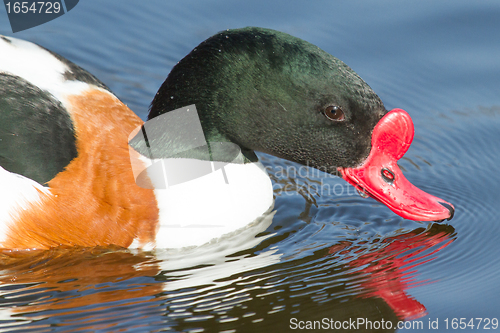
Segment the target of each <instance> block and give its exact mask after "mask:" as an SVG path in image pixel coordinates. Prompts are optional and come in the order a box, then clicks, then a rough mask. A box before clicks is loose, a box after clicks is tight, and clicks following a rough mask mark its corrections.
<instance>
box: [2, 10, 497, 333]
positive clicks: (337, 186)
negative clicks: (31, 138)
mask: <svg viewBox="0 0 500 333" xmlns="http://www.w3.org/2000/svg"><path fill="white" fill-rule="evenodd" d="M499 17H500V3H499V2H495V1H482V2H472V1H429V0H420V1H405V2H401V1H376V2H375V1H337V2H334V1H260V0H257V1H247V2H231V1H194V0H191V1H160V0H148V1H137V0H119V1H118V0H114V1H112V0H105V1H102V0H99V1H98V0H86V1H80V2H79V3H78V5H77V6H76V7H75V8H74V9H73V10H72V11H71V12H69V13H67V14H65V15H63V16H62V17H60V18H58V19H56V20H54V21H51V22H48V23H46V24H43V25H40V26H38V27H35V28H32V29H29V30H25V31H22V32H19V33H16V34H13V33H12V31H11V30H10V26H9V23H8V20H7V15H6V13H5V8H4V7H1V8H0V34H4V35H8V36H14V37H17V38H23V39H26V40H29V41H32V42H36V43H38V44H40V45H43V46H44V47H46V48H48V49H51V50H53V51H55V52H57V53H59V54H61V55H63V56H64V57H66V58H68V59H70V60H71V61H73V62H75V63H77V64H78V65H80V66H82V67H83V68H85V69H87V70H88V71H90V72H91V73H93V74H94V75H96V76H97V77H98V78H99V79H100V80H101V81H103V82H104V83H105V84H106V85H107V86H109V87H110V88H111V90H112V91H114V92H115V93H116V95H117V96H118V97H119V98H120V99H121V100H123V101H124V102H125V103H126V104H127V105H128V106H129V107H130V108H131V109H132V110H134V111H135V112H136V113H137V114H138V115H139V116H140V117H141V118H143V119H145V118H146V116H147V112H148V106H149V103H150V101H151V100H152V98H153V96H154V95H155V93H156V90H157V89H158V87H159V86H160V85H161V83H162V82H163V80H164V79H165V78H166V76H167V75H168V73H169V71H170V70H171V68H172V67H173V66H174V65H175V64H176V62H177V61H179V60H180V59H182V57H184V56H185V55H186V54H187V53H188V52H189V51H190V50H191V49H192V48H194V47H195V46H196V45H197V44H199V43H200V42H201V41H203V40H204V39H206V38H208V37H209V36H211V35H212V34H214V33H216V32H218V31H221V30H224V29H229V28H238V27H245V26H261V27H267V28H272V29H276V30H280V31H284V32H287V33H290V34H292V35H295V36H297V37H300V38H302V39H305V40H307V41H309V42H311V43H313V44H316V45H318V46H319V47H321V48H322V49H324V50H325V51H327V52H329V53H331V54H333V55H334V56H336V57H338V58H340V59H341V60H343V61H344V62H346V63H347V64H348V65H349V66H350V67H351V68H353V69H354V70H355V71H356V72H357V73H358V74H359V75H360V76H361V77H362V78H363V79H364V80H365V81H366V82H367V83H368V84H369V85H370V86H371V87H372V88H373V89H374V90H375V92H377V94H378V95H379V96H380V97H381V99H382V100H383V101H384V103H385V105H386V108H387V109H392V108H395V107H398V108H402V109H405V110H406V111H407V112H409V114H410V115H411V116H412V118H413V121H414V124H415V130H416V134H415V139H414V142H413V145H412V147H411V148H410V149H409V151H408V152H407V154H406V155H405V156H404V158H403V159H402V160H400V165H401V167H402V169H403V170H404V172H405V175H406V176H407V178H408V179H409V180H410V181H411V182H412V183H414V184H415V185H416V186H418V187H419V188H421V189H423V190H424V191H426V192H429V193H432V194H433V195H436V196H438V197H441V198H443V199H445V200H447V201H449V202H452V203H453V204H454V205H455V207H456V214H455V217H454V218H453V219H452V220H451V221H445V222H442V223H427V222H425V223H424V222H415V221H409V220H405V219H402V218H400V217H399V216H396V215H395V214H394V213H392V212H391V211H390V210H389V209H388V208H386V207H385V206H383V205H381V204H379V203H378V202H376V201H374V200H372V199H363V198H361V197H360V196H358V195H357V193H356V192H355V190H354V189H353V188H352V187H351V186H349V185H347V184H346V183H345V182H344V181H343V180H341V179H338V178H336V177H330V176H328V175H325V174H321V173H317V172H312V171H309V172H306V174H305V175H295V176H294V175H290V174H288V173H283V172H281V171H282V170H286V168H287V167H288V168H291V167H297V165H295V164H293V163H291V162H288V161H284V160H280V159H278V158H275V157H273V156H268V155H263V154H262V155H260V156H261V159H262V160H263V162H264V163H265V165H266V166H267V167H268V169H269V170H270V173H271V177H272V179H273V182H274V185H275V186H274V187H275V196H276V205H275V209H276V214H275V216H274V219H273V220H272V224H270V226H269V227H268V228H267V230H265V231H264V232H263V233H261V234H260V238H258V239H257V241H255V242H254V243H252V244H251V246H249V247H247V248H241V246H240V245H241V244H237V243H236V242H234V241H232V240H231V239H228V240H226V241H227V242H226V243H225V244H226V245H225V246H223V247H217V246H214V247H211V248H208V249H204V250H203V251H198V252H197V251H196V250H193V251H192V252H190V253H177V252H169V251H153V252H131V251H125V250H122V249H111V250H110V249H74V250H68V249H55V250H53V251H46V252H37V253H33V254H30V255H19V257H15V258H13V257H12V256H10V257H9V256H7V257H6V258H3V259H2V266H0V331H18V332H76V331H89V332H90V331H98V332H122V331H127V332H157V331H172V332H247V331H248V332H261V331H262V332H264V331H266V332H267V331H275V332H285V331H289V330H293V328H294V327H297V328H298V325H299V323H301V325H302V326H304V327H305V325H306V324H307V321H311V322H313V321H319V322H321V323H323V320H325V319H326V321H327V322H328V323H333V322H335V321H337V322H340V323H342V322H344V321H350V320H351V321H352V320H358V319H365V320H366V321H372V323H375V322H377V323H381V322H382V320H384V321H385V322H390V323H391V327H387V326H386V327H385V328H386V329H380V330H377V332H378V331H380V332H382V331H387V332H393V331H396V330H397V329H396V325H397V323H398V321H400V320H402V321H404V322H403V324H404V323H406V328H408V329H404V330H403V329H401V330H399V331H418V332H428V331H429V332H430V331H432V332H441V331H448V330H452V328H453V327H452V323H453V320H454V318H457V322H458V323H459V322H460V318H464V320H466V323H467V325H466V326H464V328H463V329H460V328H457V330H459V331H461V332H468V331H478V330H479V331H484V330H485V329H487V328H488V327H489V328H490V330H489V331H495V330H494V328H495V326H494V323H495V321H494V318H500V298H499V295H500V287H499V284H498V275H499V274H500V245H499V242H498V235H499V234H500V220H499V218H498V216H499V214H498V213H497V209H498V208H499V204H500V195H499V193H498V190H497V188H498V186H499V184H500V176H499V173H498V170H497V168H498V165H499V163H500V145H499V144H498V142H499V141H500V130H499V129H500V89H499V88H500V57H499V55H500V42H499V35H500V20H499V19H498V18H499ZM0 186H1V184H0ZM477 318H482V320H481V322H480V321H479V319H477ZM471 319H472V321H471ZM330 320H331V321H330ZM488 320H489V324H488V325H489V326H488V325H486V324H487V322H488ZM496 323H497V326H496V327H497V330H500V327H498V319H497V321H496ZM431 324H432V325H431ZM435 324H437V326H436V325H435ZM332 325H333V324H332ZM429 325H431V326H432V327H431V326H429ZM446 325H448V327H447V326H446ZM302 326H301V327H302ZM325 327H326V326H325ZM325 327H323V328H325ZM327 328H329V327H327ZM347 328H348V329H347V330H351V329H352V326H349V327H347ZM431 328H436V329H431ZM353 331H355V332H358V331H374V329H373V327H372V329H370V327H367V326H366V325H365V326H363V325H362V326H359V327H356V329H354V330H353Z"/></svg>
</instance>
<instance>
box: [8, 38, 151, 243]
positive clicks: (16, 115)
mask: <svg viewBox="0 0 500 333" xmlns="http://www.w3.org/2000/svg"><path fill="white" fill-rule="evenodd" d="M141 124H142V121H141V120H140V119H139V118H138V117H137V116H136V115H135V114H134V113H133V112H132V111H130V109H128V108H127V107H126V106H125V105H124V104H123V103H122V102H121V101H120V100H119V99H118V98H116V96H114V95H113V94H112V93H110V92H109V90H108V89H107V87H106V86H105V85H104V84H103V83H102V82H100V81H99V80H97V79H96V78H95V77H94V76H93V75H91V74H90V73H88V72H87V71H85V70H83V69H82V68H80V67H78V66H76V65H75V64H73V63H71V62H70V61H68V60H66V59H64V58H63V57H61V56H59V55H57V54H54V53H52V52H50V51H48V50H46V49H44V48H42V47H40V46H38V45H35V44H33V43H29V42H26V41H21V40H18V39H15V38H11V37H3V36H2V37H0V184H2V186H1V190H0V200H1V201H0V211H1V212H0V246H1V247H7V248H30V247H32V248H35V247H36V248H47V247H50V246H56V245H61V244H66V245H82V246H93V245H106V244H118V245H122V246H129V245H130V244H131V243H132V241H134V240H136V243H139V244H143V243H148V242H151V241H153V238H154V230H155V228H156V224H157V221H158V209H157V207H156V199H155V197H154V194H153V191H152V190H148V189H141V188H137V187H136V186H134V185H135V180H134V177H133V174H132V173H131V171H130V155H129V149H128V145H127V142H128V136H129V135H130V133H131V132H132V131H133V130H134V129H135V128H137V127H138V126H140V125H141ZM132 188H134V189H133V190H132ZM142 206H144V207H143V208H141V207H142Z"/></svg>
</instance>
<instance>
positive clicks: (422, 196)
mask: <svg viewBox="0 0 500 333" xmlns="http://www.w3.org/2000/svg"><path fill="white" fill-rule="evenodd" d="M413 136H414V127H413V123H412V120H411V117H410V116H409V114H408V113H407V112H405V111H404V110H402V109H394V110H391V111H388V110H386V109H385V107H384V104H383V103H382V101H381V99H380V98H379V97H378V96H377V95H376V94H375V92H374V91H373V90H372V89H371V88H370V87H369V86H368V84H367V83H365V81H363V80H362V79H361V78H360V77H359V76H358V75H357V74H356V73H355V72H354V71H353V70H352V69H351V68H350V67H348V66H347V65H346V64H345V63H344V62H342V61H341V60H339V59H337V58H335V57H334V56H332V55H330V54H329V53H327V52H325V51H323V50H322V49H320V48H319V47H317V46H315V45H313V44H310V43H308V42H306V41H304V40H302V39H299V38H297V37H294V36H291V35H289V34H286V33H283V32H279V31H275V30H271V29H265V28H257V27H247V28H240V29H230V30H225V31H221V32H220V33H217V34H215V35H214V36H212V37H210V38H208V39H206V40H205V41H203V42H202V43H201V44H199V45H198V46H196V47H195V48H194V49H193V50H192V51H191V52H190V53H189V54H188V55H187V56H186V57H184V58H183V59H182V60H180V61H179V62H178V63H177V64H176V65H175V66H174V67H173V69H172V70H171V72H170V74H169V75H168V76H167V78H166V80H165V81H164V83H163V84H162V85H161V87H160V88H159V90H158V92H157V93H156V95H155V96H154V99H153V101H152V103H151V106H150V111H149V115H148V118H147V120H146V121H143V120H141V119H140V118H139V117H138V116H137V115H136V114H135V113H134V112H133V111H131V110H130V109H129V108H128V107H127V106H126V105H125V104H124V103H123V102H122V101H120V99H119V98H118V97H116V96H115V95H114V94H113V93H112V92H111V90H110V89H109V88H108V87H107V86H106V85H105V84H104V83H102V82H101V81H99V80H98V79H97V78H96V77H95V76H94V75H92V74H90V73H89V72H87V71H86V70H84V69H83V68H81V67H79V66H78V65H76V64H74V63H73V62H71V61H70V60H68V59H66V58H64V57H62V56H61V55H59V54H57V53H54V52H52V51H50V50H48V49H45V48H44V47H42V46H39V45H36V44H34V43H31V42H28V41H24V40H20V39H16V38H13V37H9V36H1V37H0V184H1V185H0V188H1V189H0V248H2V249H10V250H29V249H50V248H54V247H60V246H82V247H94V246H109V245H116V246H120V247H125V248H138V249H145V250H150V249H155V248H185V247H193V246H194V247H196V246H200V245H202V244H204V243H207V242H213V241H217V240H220V239H222V238H224V237H231V235H233V234H235V233H237V232H238V231H239V230H244V229H245V228H248V226H251V225H252V224H255V223H258V221H259V220H262V219H263V216H268V215H269V214H272V212H273V209H274V208H273V205H274V197H273V185H272V182H271V180H270V178H269V176H268V173H267V170H266V168H265V167H264V166H263V165H262V163H261V162H260V161H259V157H258V156H257V154H256V152H262V153H266V154H270V155H274V156H276V157H278V158H283V159H287V160H290V161H293V162H296V163H299V164H301V165H305V166H308V167H312V168H316V169H320V170H321V171H325V172H327V173H330V174H334V175H338V176H340V177H342V178H343V179H345V180H346V181H347V182H349V183H350V184H352V185H353V186H354V187H355V188H356V189H358V191H360V192H362V193H363V194H364V195H366V196H369V197H372V198H374V199H376V200H378V201H380V202H382V203H383V204H385V205H386V206H387V207H388V208H389V209H391V210H392V211H393V212H395V213H396V214H398V215H400V216H402V217H403V218H407V219H412V220H420V221H441V220H445V219H451V218H452V217H453V215H454V206H453V205H452V204H451V203H448V202H446V201H445V200H443V199H440V198H438V197H435V196H432V195H431V194H428V193H426V192H424V191H421V190H420V189H418V188H417V187H415V186H414V185H412V184H411V183H410V182H409V181H408V180H406V178H405V177H404V175H403V173H402V171H401V170H400V168H399V167H398V165H397V161H398V160H399V159H400V158H401V157H402V156H403V155H404V153H405V152H406V151H407V150H408V148H409V146H410V144H411V142H412V140H413Z"/></svg>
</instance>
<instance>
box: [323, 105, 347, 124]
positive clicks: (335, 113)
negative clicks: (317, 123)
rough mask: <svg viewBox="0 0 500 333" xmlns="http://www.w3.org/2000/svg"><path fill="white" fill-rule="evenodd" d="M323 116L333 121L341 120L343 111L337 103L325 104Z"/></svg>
mask: <svg viewBox="0 0 500 333" xmlns="http://www.w3.org/2000/svg"><path fill="white" fill-rule="evenodd" d="M325 117H327V118H328V119H330V120H334V121H342V120H344V118H345V116H344V111H342V109H341V108H340V106H337V105H330V106H327V107H326V109H325Z"/></svg>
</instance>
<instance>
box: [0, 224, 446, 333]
mask: <svg viewBox="0 0 500 333" xmlns="http://www.w3.org/2000/svg"><path fill="white" fill-rule="evenodd" d="M453 237H454V230H453V229H452V228H451V227H449V226H442V225H438V224H434V225H433V226H432V227H431V228H430V229H428V230H425V231H424V230H422V229H416V230H413V231H411V232H409V233H406V234H401V235H398V236H394V237H388V238H385V239H384V240H383V241H373V242H370V243H364V244H360V243H358V244H350V243H348V242H342V243H339V244H337V245H335V246H332V247H330V248H329V249H328V248H323V249H322V250H319V251H317V252H316V253H315V254H314V255H312V256H307V257H304V258H298V259H285V260H283V259H280V257H282V256H281V255H280V253H279V243H277V245H278V247H277V249H275V250H261V251H255V250H247V251H245V252H244V253H242V254H241V255H234V253H233V252H231V250H230V249H227V248H226V251H225V252H224V246H223V244H212V245H209V246H202V247H199V248H196V249H192V252H191V253H184V254H182V253H180V252H179V253H168V252H161V251H157V252H156V253H151V252H140V251H139V252H137V253H132V252H129V250H123V249H119V248H111V249H103V248H92V249H82V248H78V247H74V248H58V249H52V250H49V251H34V252H33V251H31V252H27V251H3V253H2V255H1V256H0V264H1V266H2V271H1V283H2V285H0V286H2V288H1V289H2V290H1V291H0V295H1V296H2V297H4V299H5V300H6V301H8V302H7V303H6V304H3V307H4V308H3V309H1V310H0V316H2V318H3V319H6V320H14V319H15V320H17V321H18V324H19V325H20V324H24V325H26V326H25V327H24V328H26V330H28V329H29V328H30V327H33V328H35V327H36V328H38V329H41V328H42V327H43V325H45V324H47V327H48V326H50V324H51V323H52V324H53V325H55V326H59V325H63V326H64V325H78V327H80V328H81V329H88V330H97V329H103V328H104V326H105V325H108V324H109V325H116V326H114V327H115V328H116V327H124V326H126V325H137V324H138V323H140V322H141V320H140V318H141V317H143V316H144V318H147V321H148V325H149V324H150V323H151V325H152V326H148V327H149V328H148V329H152V328H153V327H155V325H157V326H159V327H164V326H165V325H167V326H171V327H173V330H175V331H179V332H180V331H187V330H188V329H189V328H190V329H194V328H195V327H196V325H198V326H201V327H205V326H206V325H207V323H206V322H204V321H213V325H215V326H214V327H218V328H220V330H224V329H230V328H234V327H233V326H235V327H238V331H239V330H240V329H241V330H243V331H244V328H245V327H247V328H248V331H252V329H253V331H255V329H257V328H260V327H273V325H275V327H276V328H278V327H279V326H280V325H281V326H283V325H285V326H288V325H289V321H290V318H291V317H295V318H299V319H301V320H319V321H321V320H322V319H323V318H324V317H326V318H331V319H333V320H339V321H344V320H349V318H354V319H355V318H364V319H367V320H371V321H372V322H374V321H377V320H378V321H380V320H381V319H384V320H386V321H389V320H390V321H392V322H393V323H396V322H397V321H398V320H409V319H414V318H417V317H419V316H422V315H424V314H425V307H424V306H423V305H422V304H420V303H419V302H418V301H416V300H414V299H412V298H411V297H409V296H408V295H407V294H406V290H407V289H408V288H410V287H411V286H415V285H419V284H420V283H421V282H419V281H418V280H417V277H416V273H415V266H417V265H420V264H422V263H425V262H427V261H429V260H432V259H433V258H434V257H435V256H436V255H437V252H438V251H440V250H441V249H443V248H444V247H446V246H447V245H448V244H449V243H450V241H452V240H453ZM257 243H259V241H258V240H254V242H253V244H250V245H251V246H253V245H256V244H257ZM272 248H274V246H272ZM202 249H203V250H202ZM237 250H238V249H237ZM276 250H277V252H276ZM209 252H211V253H212V255H213V256H211V257H210V255H209V254H208V253H209ZM221 252H222V253H224V254H227V255H228V256H227V257H224V256H222V257H220V256H217V254H220V253H221ZM361 253H362V254H361ZM196 258H198V260H196ZM425 282H426V283H432V281H430V282H429V281H425ZM5 307H7V309H6V308H5ZM251 314H253V315H251ZM197 317H199V318H205V319H200V321H199V322H197V321H195V320H193V318H197ZM52 318H53V319H52ZM224 318H237V320H234V321H228V322H227V323H226V324H224V320H223V319H224ZM259 318H262V320H261V321H259V320H257V319H259ZM41 319H45V321H41ZM32 320H37V321H35V322H32V323H29V322H30V321H32ZM394 325H395V324H394ZM71 327H73V326H71ZM110 327H111V326H110Z"/></svg>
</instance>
